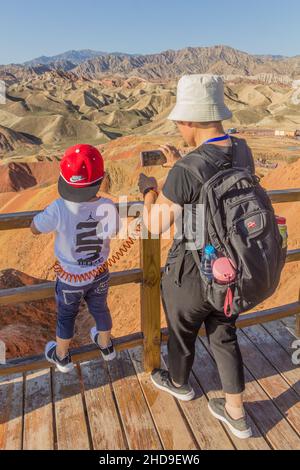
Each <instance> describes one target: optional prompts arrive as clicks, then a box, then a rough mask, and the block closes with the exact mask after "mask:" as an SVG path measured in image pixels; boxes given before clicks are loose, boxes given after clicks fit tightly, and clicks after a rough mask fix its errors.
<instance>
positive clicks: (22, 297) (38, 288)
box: [0, 269, 143, 305]
mask: <svg viewBox="0 0 300 470" xmlns="http://www.w3.org/2000/svg"><path fill="white" fill-rule="evenodd" d="M142 279H143V274H142V271H141V269H132V270H131V271H121V272H116V273H111V274H110V281H109V286H110V287H117V286H121V285H126V284H139V283H141V282H142ZM54 295H55V282H46V283H42V284H35V285H33V286H25V287H16V288H13V289H1V290H0V305H12V304H18V303H22V302H33V301H35V300H43V299H50V298H53V297H54Z"/></svg>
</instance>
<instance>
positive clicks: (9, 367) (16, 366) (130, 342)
mask: <svg viewBox="0 0 300 470" xmlns="http://www.w3.org/2000/svg"><path fill="white" fill-rule="evenodd" d="M114 345H115V348H116V350H117V351H124V350H127V349H132V348H136V347H138V346H142V345H143V335H142V333H135V334H133V335H129V336H123V337H122V338H117V339H115V340H114ZM71 355H72V360H73V362H87V361H92V360H93V359H97V358H98V357H100V355H99V349H98V348H97V347H96V346H95V345H89V346H84V347H82V348H77V349H74V350H73V351H71ZM49 367H52V366H51V365H50V364H49V362H48V361H46V359H45V356H44V355H41V356H32V357H25V358H21V359H13V360H11V361H8V362H7V364H5V365H3V366H1V367H0V377H1V376H2V377H3V376H9V375H14V374H22V373H24V372H29V371H30V372H31V371H35V370H41V369H47V368H49Z"/></svg>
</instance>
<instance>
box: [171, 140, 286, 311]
mask: <svg viewBox="0 0 300 470" xmlns="http://www.w3.org/2000/svg"><path fill="white" fill-rule="evenodd" d="M232 145H233V163H232V166H231V164H229V166H230V168H228V165H227V168H226V166H224V163H222V164H221V166H220V162H219V161H218V159H215V160H214V157H213V155H211V154H209V152H208V151H207V147H206V146H205V145H204V146H202V147H201V148H200V149H199V153H198V155H196V158H193V156H192V157H191V158H189V156H187V157H186V158H184V159H183V160H182V161H181V162H179V163H178V164H177V165H179V166H181V167H183V168H185V169H186V170H187V171H189V172H191V173H192V174H193V175H194V176H195V177H196V178H197V179H199V181H200V182H201V183H202V185H203V187H202V191H201V196H200V201H199V202H200V203H201V204H204V210H205V225H206V226H205V245H207V244H211V245H213V246H214V247H215V248H216V250H217V251H218V253H219V254H220V255H223V256H225V257H229V258H230V259H231V260H232V261H233V262H234V263H235V265H236V267H237V277H236V280H235V281H234V282H233V283H232V284H230V285H220V284H217V283H216V282H214V281H212V282H210V281H209V280H208V279H207V277H205V276H204V275H203V273H202V272H201V259H200V256H199V253H198V251H196V250H195V251H193V252H192V253H193V256H194V258H195V262H196V264H197V266H198V267H199V269H200V273H201V277H202V280H203V283H204V288H205V290H206V298H207V300H208V301H209V302H210V303H211V305H212V306H213V307H214V308H215V309H216V310H217V311H223V310H224V308H225V310H224V312H225V314H226V315H227V316H228V317H231V316H234V315H239V314H240V313H242V312H245V311H248V310H250V309H252V308H254V307H256V306H257V305H258V304H260V303H261V302H263V301H264V300H266V299H267V298H268V297H270V296H271V295H272V294H273V293H274V292H275V290H276V289H277V287H278V285H279V282H280V276H281V272H282V269H283V267H284V264H285V260H286V254H287V251H286V249H283V247H282V246H283V240H282V237H281V234H280V231H279V227H278V224H277V220H276V217H275V213H274V209H273V207H272V204H271V201H270V198H269V197H268V195H267V193H266V191H265V190H264V189H263V188H262V186H261V185H260V179H259V178H258V177H257V176H255V174H254V173H255V166H254V161H253V157H252V153H251V151H250V149H249V147H248V145H247V144H246V142H245V141H244V140H242V139H236V138H232ZM183 245H184V243H183ZM184 250H185V249H184ZM228 294H230V296H229V297H228ZM228 299H229V301H228Z"/></svg>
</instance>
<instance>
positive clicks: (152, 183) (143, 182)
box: [138, 173, 158, 194]
mask: <svg viewBox="0 0 300 470" xmlns="http://www.w3.org/2000/svg"><path fill="white" fill-rule="evenodd" d="M138 184H139V190H140V192H141V193H142V194H145V192H146V191H147V189H152V188H154V189H157V187H158V184H157V180H156V178H153V177H151V176H146V175H145V174H144V173H141V174H140V177H139V183H138Z"/></svg>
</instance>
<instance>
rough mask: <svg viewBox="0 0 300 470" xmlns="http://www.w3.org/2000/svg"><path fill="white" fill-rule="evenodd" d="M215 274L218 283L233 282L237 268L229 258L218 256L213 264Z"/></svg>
mask: <svg viewBox="0 0 300 470" xmlns="http://www.w3.org/2000/svg"><path fill="white" fill-rule="evenodd" d="M213 276H214V279H215V281H216V282H217V283H218V284H231V283H232V282H233V281H235V279H236V268H235V266H234V264H233V262H232V261H231V260H230V259H229V258H218V259H217V260H216V261H215V262H214V264H213Z"/></svg>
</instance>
